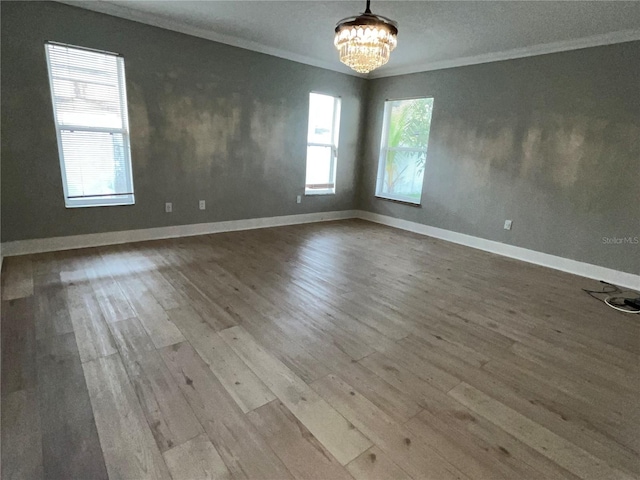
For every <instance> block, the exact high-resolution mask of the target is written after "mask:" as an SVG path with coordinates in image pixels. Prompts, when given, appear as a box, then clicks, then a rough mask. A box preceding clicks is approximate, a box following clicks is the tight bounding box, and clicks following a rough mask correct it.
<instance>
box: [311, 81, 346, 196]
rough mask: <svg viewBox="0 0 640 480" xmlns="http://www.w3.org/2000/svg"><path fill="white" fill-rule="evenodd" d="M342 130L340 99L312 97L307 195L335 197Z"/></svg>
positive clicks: (324, 96) (325, 96)
mask: <svg viewBox="0 0 640 480" xmlns="http://www.w3.org/2000/svg"><path fill="white" fill-rule="evenodd" d="M339 130H340V99H339V98H336V97H331V96H329V95H321V94H319V93H311V94H309V130H308V133H307V179H306V182H305V194H307V195H322V194H329V193H335V191H336V159H337V157H338V132H339Z"/></svg>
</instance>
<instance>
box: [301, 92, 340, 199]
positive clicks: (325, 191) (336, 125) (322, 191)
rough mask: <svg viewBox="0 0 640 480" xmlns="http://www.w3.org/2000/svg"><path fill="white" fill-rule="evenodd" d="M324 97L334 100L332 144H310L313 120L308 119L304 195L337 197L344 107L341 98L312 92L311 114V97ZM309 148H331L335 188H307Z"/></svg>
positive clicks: (331, 165)
mask: <svg viewBox="0 0 640 480" xmlns="http://www.w3.org/2000/svg"><path fill="white" fill-rule="evenodd" d="M312 94H316V95H324V96H325V97H332V98H333V123H332V124H331V143H316V142H309V136H308V135H309V133H308V132H309V123H308V122H310V121H311V118H308V121H307V159H306V161H305V186H304V194H305V195H310V196H312V195H335V193H336V166H337V163H338V138H339V134H340V132H339V130H340V109H341V107H342V102H341V98H340V97H335V96H333V95H330V94H328V93H323V92H315V91H314V92H310V93H309V112H310V111H311V95H312ZM309 147H329V148H331V164H330V166H329V178H330V179H331V183H332V184H333V188H330V187H329V188H307V182H306V172H307V168H308V165H309V158H308V152H309Z"/></svg>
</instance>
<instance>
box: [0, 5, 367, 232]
mask: <svg viewBox="0 0 640 480" xmlns="http://www.w3.org/2000/svg"><path fill="white" fill-rule="evenodd" d="M1 5H2V7H1V8H2V12H1V13H2V152H1V154H2V160H3V161H2V229H1V230H2V241H11V240H22V239H30V238H43V237H52V236H64V235H76V234H85V233H94V232H106V231H116V230H128V229H138V228H149V227H159V226H166V225H178V224H191V223H202V222H213V221H222V220H235V219H243V218H255V217H268V216H277V215H289V214H298V213H308V212H318V211H331V210H345V209H350V208H352V207H353V204H354V198H355V197H354V196H355V190H356V175H355V170H356V158H357V157H356V156H357V150H358V138H359V129H360V125H361V104H362V101H361V95H362V92H363V86H364V84H365V80H363V79H360V78H355V77H352V76H348V75H344V74H340V73H335V72H331V71H328V70H323V69H319V68H314V67H310V66H306V65H302V64H299V63H295V62H291V61H287V60H283V59H279V58H276V57H271V56H267V55H263V54H260V53H255V52H251V51H248V50H243V49H238V48H234V47H230V46H227V45H223V44H219V43H214V42H211V41H208V40H204V39H199V38H195V37H191V36H187V35H182V34H179V33H175V32H171V31H167V30H163V29H159V28H155V27H151V26H147V25H143V24H140V23H136V22H131V21H127V20H123V19H119V18H115V17H111V16H107V15H102V14H99V13H94V12H90V11H86V10H82V9H78V8H74V7H70V6H67V5H62V4H57V3H46V2H45V3H41V2H2V4H1ZM47 40H53V41H58V42H64V43H70V44H74V45H82V46H86V47H92V48H96V49H101V50H108V51H114V52H119V53H121V54H123V55H124V58H125V68H126V76H127V94H128V100H129V117H130V118H129V122H130V128H131V150H132V151H131V154H132V163H133V176H134V184H135V193H136V204H135V205H134V206H127V207H122V206H120V207H103V208H79V209H78V208H76V209H66V208H65V206H64V198H63V192H62V183H61V182H62V181H61V174H60V166H59V161H58V148H57V143H56V134H55V128H54V122H53V113H52V108H51V97H50V91H49V83H48V77H47V67H46V61H45V51H44V43H45V41H47ZM310 91H320V92H323V93H328V94H332V95H339V96H341V97H342V123H341V131H340V145H339V147H340V158H339V160H338V169H337V177H338V183H337V194H336V195H332V196H323V197H317V196H316V197H304V198H303V203H302V204H300V205H297V204H296V203H295V199H296V195H297V194H304V180H305V156H306V129H307V115H308V96H309V92H310ZM200 199H204V200H206V201H207V210H205V211H200V210H198V200H200ZM167 201H170V202H173V213H172V214H166V213H164V203H165V202H167Z"/></svg>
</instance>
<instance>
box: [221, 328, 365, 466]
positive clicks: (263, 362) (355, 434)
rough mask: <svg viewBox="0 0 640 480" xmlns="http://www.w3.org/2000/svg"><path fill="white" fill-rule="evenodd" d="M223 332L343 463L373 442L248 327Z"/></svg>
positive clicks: (265, 381)
mask: <svg viewBox="0 0 640 480" xmlns="http://www.w3.org/2000/svg"><path fill="white" fill-rule="evenodd" d="M219 334H220V336H222V338H224V340H225V341H226V342H227V343H228V344H229V345H230V346H231V348H233V350H234V351H235V352H236V353H237V354H238V355H239V356H240V358H242V359H243V360H244V362H245V363H246V364H247V365H248V366H249V368H251V370H253V372H254V373H255V374H256V375H257V376H258V377H259V378H260V379H261V380H262V381H263V382H264V383H265V384H266V385H267V386H268V387H269V388H270V389H271V391H272V392H273V393H275V394H276V396H277V397H278V399H279V400H280V401H281V402H282V403H284V404H285V406H286V407H287V408H288V409H289V410H290V411H291V412H292V413H293V414H294V415H295V416H296V418H298V420H300V422H301V423H302V424H303V425H304V426H305V427H307V428H308V429H309V431H310V432H311V433H312V434H313V435H314V436H315V437H316V438H317V439H318V440H319V441H320V443H322V445H324V447H325V448H326V449H327V450H328V451H330V452H331V453H332V454H333V455H334V456H335V457H336V458H337V459H338V461H339V462H340V463H341V464H342V465H346V464H347V463H349V462H350V461H351V460H353V459H354V458H356V457H357V456H358V455H360V454H361V453H362V452H363V451H365V450H366V449H368V448H369V447H370V446H371V442H370V441H369V440H368V439H367V438H366V437H364V436H363V435H362V434H361V433H360V432H359V431H358V430H356V429H355V428H352V427H353V426H352V425H350V424H349V422H348V421H347V420H346V419H345V418H344V417H343V416H342V415H340V414H339V413H338V412H336V411H335V410H334V409H333V408H332V407H331V406H330V405H329V404H327V403H326V402H325V401H324V400H323V399H322V398H321V397H320V396H319V395H318V394H317V393H315V392H314V391H313V390H312V389H311V388H309V386H308V385H307V384H306V383H304V382H303V381H302V380H301V379H300V378H298V377H297V376H296V375H295V374H294V373H293V372H292V371H291V370H289V369H288V368H287V367H286V366H285V365H284V364H283V363H282V362H280V361H279V360H278V359H276V358H275V357H273V356H272V355H270V354H269V353H268V352H266V351H265V350H264V349H263V348H262V347H261V346H260V345H259V344H258V343H257V342H256V341H255V339H254V338H253V337H252V336H251V335H249V333H247V331H246V330H245V329H243V328H242V327H240V326H238V327H232V328H228V329H226V330H223V331H221V332H219Z"/></svg>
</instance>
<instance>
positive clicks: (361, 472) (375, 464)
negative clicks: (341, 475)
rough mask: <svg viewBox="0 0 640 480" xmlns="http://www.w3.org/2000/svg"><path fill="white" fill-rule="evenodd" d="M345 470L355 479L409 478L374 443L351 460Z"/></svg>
mask: <svg viewBox="0 0 640 480" xmlns="http://www.w3.org/2000/svg"><path fill="white" fill-rule="evenodd" d="M347 470H349V473H351V475H352V476H353V478H355V479H356V480H411V477H410V476H409V474H407V473H406V472H405V471H404V470H402V469H401V468H400V467H399V466H398V465H396V464H395V463H393V462H392V461H391V460H390V459H389V457H388V456H387V455H386V454H385V453H384V452H383V451H382V450H380V449H379V448H378V447H376V446H375V445H374V446H373V447H371V448H370V449H369V450H367V451H366V452H363V453H362V454H361V455H360V456H359V457H358V458H356V459H355V460H353V461H351V462H350V463H349V464H348V465H347Z"/></svg>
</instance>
